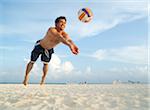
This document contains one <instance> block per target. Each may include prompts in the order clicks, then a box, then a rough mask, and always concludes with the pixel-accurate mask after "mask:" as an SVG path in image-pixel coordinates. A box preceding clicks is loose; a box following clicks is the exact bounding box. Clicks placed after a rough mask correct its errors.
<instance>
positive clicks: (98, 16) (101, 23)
mask: <svg viewBox="0 0 150 110" xmlns="http://www.w3.org/2000/svg"><path fill="white" fill-rule="evenodd" d="M102 4H103V5H104V6H102ZM100 6H101V7H100ZM91 9H92V10H93V12H94V18H93V20H92V22H90V23H87V24H85V23H80V22H78V23H76V22H75V23H74V24H71V26H72V25H73V26H76V27H74V28H73V29H72V30H71V31H72V32H71V33H73V34H72V36H73V35H74V33H76V34H77V35H78V37H79V38H85V37H92V36H95V35H97V34H100V33H102V32H104V31H106V30H109V29H111V28H114V27H116V26H117V25H118V24H122V23H127V22H131V21H134V20H138V19H141V18H145V17H148V15H147V12H148V10H147V1H144V2H135V1H132V2H130V1H126V2H123V1H122V2H120V1H116V2H111V1H110V3H108V2H106V3H105V2H104V3H101V4H99V3H97V5H94V6H92V5H91ZM69 29H70V28H69Z"/></svg>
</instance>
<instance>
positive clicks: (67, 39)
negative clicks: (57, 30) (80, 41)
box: [63, 32, 79, 53]
mask: <svg viewBox="0 0 150 110" xmlns="http://www.w3.org/2000/svg"><path fill="white" fill-rule="evenodd" d="M63 37H64V38H65V39H66V41H67V42H69V43H70V44H71V45H72V46H73V48H74V49H75V51H77V52H78V53H79V49H78V47H77V46H76V45H75V44H74V42H73V41H72V40H71V38H70V37H69V35H68V34H67V33H65V32H64V33H63Z"/></svg>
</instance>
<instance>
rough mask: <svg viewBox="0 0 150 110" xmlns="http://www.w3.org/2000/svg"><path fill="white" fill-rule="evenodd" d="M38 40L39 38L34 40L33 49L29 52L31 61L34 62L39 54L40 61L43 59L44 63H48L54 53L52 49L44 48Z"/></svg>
mask: <svg viewBox="0 0 150 110" xmlns="http://www.w3.org/2000/svg"><path fill="white" fill-rule="evenodd" d="M39 42H40V40H38V41H37V42H36V44H35V46H34V49H33V50H32V52H31V61H32V62H35V61H36V60H37V59H38V57H39V56H40V55H41V61H43V62H44V63H48V62H49V61H50V60H51V56H52V54H53V53H54V49H53V48H52V49H49V50H47V49H44V48H43V47H42V46H41V45H40V43H39Z"/></svg>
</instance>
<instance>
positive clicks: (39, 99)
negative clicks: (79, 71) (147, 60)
mask: <svg viewBox="0 0 150 110" xmlns="http://www.w3.org/2000/svg"><path fill="white" fill-rule="evenodd" d="M148 91H149V86H148V85H143V84H115V85H113V84H67V85H65V84H64V85H63V84H62V85H57V84H53V85H52V84H47V85H43V86H40V85H38V84H29V85H28V86H27V87H25V86H24V85H22V84H0V110H148V109H149V103H150V97H149V94H148ZM149 110H150V109H149Z"/></svg>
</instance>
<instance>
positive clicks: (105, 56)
mask: <svg viewBox="0 0 150 110" xmlns="http://www.w3.org/2000/svg"><path fill="white" fill-rule="evenodd" d="M91 57H93V58H96V59H98V60H110V61H119V62H124V63H132V64H147V60H148V50H147V47H145V46H127V47H122V48H117V49H99V50H97V51H96V52H94V53H93V54H92V55H91Z"/></svg>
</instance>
